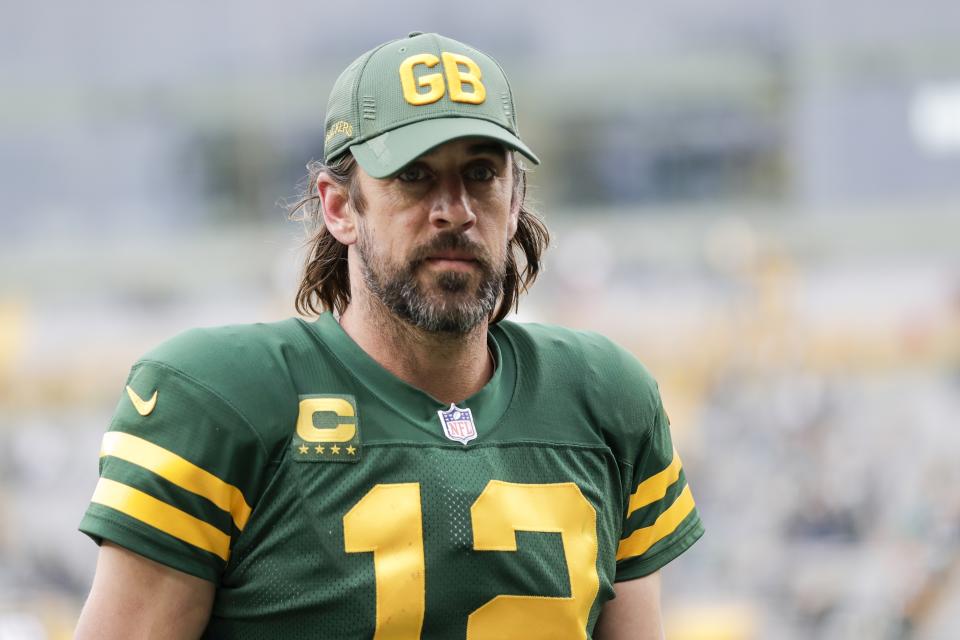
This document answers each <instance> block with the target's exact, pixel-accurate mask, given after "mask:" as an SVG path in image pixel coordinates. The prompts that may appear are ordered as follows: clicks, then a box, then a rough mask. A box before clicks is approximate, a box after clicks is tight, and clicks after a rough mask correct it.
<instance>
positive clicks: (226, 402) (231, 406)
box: [135, 360, 274, 464]
mask: <svg viewBox="0 0 960 640" xmlns="http://www.w3.org/2000/svg"><path fill="white" fill-rule="evenodd" d="M141 364H152V365H155V366H157V367H160V368H162V369H166V370H168V371H170V372H171V373H173V374H176V375H177V376H178V377H180V378H183V379H184V380H186V381H188V382H192V383H193V384H195V385H197V386H198V387H200V388H201V389H203V390H204V391H206V392H207V393H209V394H210V395H212V396H213V397H215V398H217V399H218V400H220V402H222V403H223V404H224V405H226V406H227V407H228V408H229V409H230V410H231V411H232V412H233V413H234V414H236V416H237V417H238V418H240V420H241V422H242V423H243V424H244V425H246V427H247V428H248V429H249V430H250V431H251V432H252V433H253V435H254V437H256V439H257V443H258V444H259V445H260V449H261V450H262V451H263V454H264V458H267V459H268V460H270V451H269V450H268V449H267V445H266V444H265V443H264V442H263V438H262V437H261V435H260V432H259V431H257V430H256V428H255V427H254V426H253V423H251V422H250V420H248V419H247V417H246V416H245V415H243V413H242V412H241V411H240V409H238V408H237V407H236V406H234V404H233V403H232V402H230V401H229V400H227V399H226V398H224V397H223V396H222V395H220V393H218V392H217V391H215V390H214V389H212V388H211V387H210V386H208V385H207V384H206V383H204V382H202V381H200V380H198V379H197V378H194V377H193V376H191V375H190V374H188V373H185V372H183V371H181V370H180V369H177V368H176V367H173V366H170V365H169V364H167V363H165V362H160V361H158V360H141V361H140V362H138V363H137V366H140V365H141ZM135 368H136V367H135ZM273 462H274V461H273V460H270V463H271V464H273Z"/></svg>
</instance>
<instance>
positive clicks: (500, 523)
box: [343, 480, 600, 640]
mask: <svg viewBox="0 0 960 640" xmlns="http://www.w3.org/2000/svg"><path fill="white" fill-rule="evenodd" d="M470 517H471V520H472V521H473V548H474V549H475V550H477V551H516V550H517V539H516V532H517V531H542V532H554V533H559V534H560V537H561V539H562V540H563V555H564V560H565V561H566V564H567V573H568V574H569V576H570V597H568V598H556V597H546V596H512V595H501V596H497V597H495V598H493V599H492V600H490V601H489V602H487V603H486V604H485V605H483V606H482V607H480V608H479V609H477V610H476V611H474V612H473V613H471V614H470V616H469V618H468V619H467V639H468V640H483V639H485V638H498V639H501V640H510V639H512V638H517V639H520V638H524V639H530V640H537V639H539V638H544V639H547V638H585V637H586V626H587V619H588V617H589V615H590V608H591V607H592V606H593V601H594V600H595V599H596V597H597V590H598V588H599V584H600V582H599V577H598V575H597V525H596V521H597V514H596V511H595V510H594V508H593V506H592V505H591V504H590V502H589V501H588V500H587V499H586V498H585V497H584V495H583V493H581V491H580V488H579V487H578V486H577V485H576V484H574V483H572V482H566V483H559V484H516V483H511V482H502V481H500V480H491V481H490V482H489V483H488V484H487V486H486V488H485V489H484V490H483V492H482V493H481V494H480V497H478V498H477V500H476V501H475V502H474V503H473V506H472V507H471V508H470ZM422 522H423V518H422V514H421V508H420V485H419V483H416V482H411V483H403V484H378V485H376V486H374V487H373V488H372V489H371V490H370V491H369V492H367V494H366V495H365V496H364V497H363V498H362V499H361V500H360V501H359V502H358V503H357V504H356V505H354V507H353V508H352V509H350V511H349V512H347V514H346V515H345V516H344V518H343V534H344V547H345V550H346V552H347V553H362V552H373V568H374V574H375V576H376V591H377V626H376V632H375V634H374V640H418V639H419V638H420V630H421V628H422V627H423V615H424V606H425V605H424V602H425V586H424V585H425V579H424V572H425V568H424V565H425V563H424V556H423V524H422Z"/></svg>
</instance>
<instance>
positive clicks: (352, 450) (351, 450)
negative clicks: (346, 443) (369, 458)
mask: <svg viewBox="0 0 960 640" xmlns="http://www.w3.org/2000/svg"><path fill="white" fill-rule="evenodd" d="M347 453H349V454H350V455H352V456H355V455H357V448H356V447H347Z"/></svg>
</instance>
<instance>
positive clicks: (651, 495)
mask: <svg viewBox="0 0 960 640" xmlns="http://www.w3.org/2000/svg"><path fill="white" fill-rule="evenodd" d="M682 468H683V463H681V462H680V454H678V453H677V450H676V449H674V450H673V460H671V461H670V465H669V466H668V467H667V468H666V469H664V470H663V471H661V472H660V473H658V474H656V475H652V476H650V477H649V478H647V479H646V480H644V481H643V482H641V483H640V484H639V485H638V486H637V490H636V491H634V492H633V495H632V496H630V505H629V506H628V507H627V516H629V515H630V514H631V513H633V512H634V511H636V510H637V509H641V508H643V507H645V506H647V505H648V504H653V503H654V502H656V501H657V500H662V499H663V496H665V495H667V489H668V488H669V487H670V485H672V484H673V483H674V482H676V481H677V478H679V477H680V469H682Z"/></svg>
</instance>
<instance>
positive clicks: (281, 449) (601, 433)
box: [81, 314, 703, 640]
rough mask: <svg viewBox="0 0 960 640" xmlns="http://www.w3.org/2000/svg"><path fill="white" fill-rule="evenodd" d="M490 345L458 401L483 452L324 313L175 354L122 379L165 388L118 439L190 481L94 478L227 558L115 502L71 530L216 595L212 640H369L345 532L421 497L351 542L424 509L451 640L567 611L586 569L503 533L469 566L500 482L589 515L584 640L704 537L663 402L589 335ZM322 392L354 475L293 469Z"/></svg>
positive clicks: (369, 598) (428, 568) (369, 579)
mask: <svg viewBox="0 0 960 640" xmlns="http://www.w3.org/2000/svg"><path fill="white" fill-rule="evenodd" d="M489 345H490V347H491V350H492V351H493V353H494V355H495V358H496V361H497V367H496V371H495V373H494V376H493V378H492V379H491V381H490V383H488V385H487V386H486V387H485V388H484V389H482V390H481V391H480V392H478V393H477V394H475V395H474V396H471V397H470V398H467V399H465V400H464V401H463V402H460V403H457V405H458V407H460V408H470V409H471V411H472V412H473V416H474V421H475V424H476V431H477V434H478V435H477V438H476V439H475V440H473V441H471V442H469V443H468V444H467V445H463V444H460V443H457V442H451V441H450V440H448V439H447V438H446V437H445V436H444V434H443V431H442V429H441V425H440V421H439V418H438V415H437V412H438V411H440V410H445V409H447V408H448V406H444V405H443V404H441V403H439V402H437V401H436V400H434V399H433V398H430V397H429V396H428V395H426V394H424V393H423V392H421V391H419V390H417V389H415V388H413V387H410V386H409V385H407V384H406V383H404V382H402V381H400V380H399V379H397V378H395V377H393V376H392V375H391V374H389V373H388V372H386V371H385V370H383V369H382V368H380V367H379V365H378V364H377V363H376V362H374V361H373V360H372V359H370V358H369V356H367V355H366V354H365V353H364V352H363V351H362V350H361V349H360V348H359V347H358V346H357V345H356V344H355V343H353V342H352V341H351V340H350V339H349V337H347V336H346V334H344V333H343V331H342V330H341V328H340V327H339V325H338V324H337V322H336V320H335V319H334V318H333V317H332V316H330V315H329V314H326V315H324V316H321V318H320V319H319V320H318V321H317V322H315V323H304V322H302V321H287V322H283V323H276V324H272V325H252V326H248V327H229V328H223V329H214V330H202V331H193V332H189V333H188V334H185V335H184V336H180V337H178V338H175V339H174V340H172V341H170V342H169V343H167V344H165V345H163V346H161V347H160V348H159V349H157V350H156V351H154V352H152V353H151V354H149V355H148V356H147V357H146V358H145V360H144V361H143V362H141V363H138V364H137V365H136V366H135V367H134V373H133V374H132V376H131V380H130V382H131V384H132V385H137V389H136V390H137V393H138V394H139V395H141V396H142V397H147V395H149V394H150V393H151V392H152V391H153V390H154V389H156V390H157V392H158V400H157V403H156V408H155V410H154V411H153V412H152V413H151V414H150V415H148V416H142V415H140V413H139V412H138V411H134V410H133V409H132V408H131V406H132V405H131V403H130V401H129V400H127V399H126V396H124V399H122V400H121V402H120V405H118V410H117V414H116V416H115V418H114V421H113V423H112V425H111V431H110V433H120V434H123V435H122V436H121V437H126V436H127V435H129V436H135V437H137V438H140V439H142V440H145V441H148V442H149V443H151V445H155V446H156V447H158V448H160V449H163V450H164V451H169V452H170V453H173V454H175V455H176V456H178V457H179V458H182V459H183V460H186V461H187V462H188V463H189V465H186V466H185V465H183V464H182V463H179V462H178V463H176V464H174V465H173V466H172V467H164V466H163V465H157V464H155V463H156V460H157V459H160V460H162V461H167V462H169V460H168V457H165V456H166V455H167V454H157V453H156V451H155V450H154V449H148V450H149V451H151V452H153V453H154V454H155V455H158V456H160V457H159V458H149V457H148V458H137V457H136V456H127V457H126V459H125V458H123V454H122V453H118V452H115V451H113V450H111V449H109V448H108V447H105V453H104V457H103V458H102V473H103V476H104V478H106V479H107V480H108V481H110V482H113V483H117V484H120V485H125V486H129V487H130V488H131V489H133V490H136V491H140V492H143V493H146V494H149V495H150V496H151V498H152V499H154V500H156V501H159V502H161V503H163V504H165V505H168V506H169V507H173V508H175V509H177V510H178V512H183V513H186V514H188V515H189V516H190V519H189V520H184V522H189V523H193V524H192V525H191V526H194V527H196V526H198V525H197V524H196V523H197V522H201V523H204V522H205V523H208V524H209V525H210V526H212V527H213V528H215V529H218V530H220V531H221V532H222V534H227V535H228V545H229V549H228V552H229V553H228V557H227V559H226V560H225V561H224V560H221V559H220V558H217V557H215V555H213V556H212V555H211V552H210V551H209V550H205V549H203V548H199V547H198V546H197V545H196V544H195V543H191V542H190V541H189V540H187V541H185V540H184V539H182V536H183V534H182V530H181V529H177V528H175V527H170V526H168V524H167V522H166V521H164V520H162V519H160V520H154V521H153V522H152V523H151V522H145V521H144V515H143V513H144V512H142V511H137V510H136V509H133V508H131V507H130V506H129V504H127V503H123V502H119V503H113V504H108V505H105V504H102V503H98V502H97V501H96V500H95V501H94V503H93V504H91V506H90V508H89V509H88V512H87V514H86V516H85V517H84V520H83V522H82V523H81V530H83V531H84V532H86V533H88V534H89V535H91V536H92V537H94V539H96V540H98V541H99V540H102V539H107V540H111V541H113V542H115V543H117V544H120V545H121V546H126V547H128V548H131V549H133V550H134V551H136V552H137V553H140V554H142V555H144V556H146V557H149V558H152V559H154V560H156V561H158V562H161V563H164V564H167V565H169V566H172V567H174V568H176V569H179V570H182V571H187V572H189V573H193V574H194V575H199V576H201V577H204V578H206V579H209V580H212V581H214V582H216V583H217V587H218V588H217V596H216V601H215V604H214V608H213V616H212V618H211V621H210V626H209V628H208V630H207V634H206V637H211V638H214V637H230V638H239V639H241V640H243V639H254V638H273V637H288V638H300V637H304V638H306V637H310V638H313V637H329V638H345V639H346V638H370V637H372V636H373V633H374V627H375V625H376V616H377V607H378V603H377V575H376V572H375V571H374V557H375V554H374V553H373V552H366V551H359V552H358V551H351V552H348V551H347V548H346V520H345V516H346V515H347V514H348V512H351V510H352V509H354V508H355V507H356V506H357V505H358V504H359V503H360V502H361V501H363V500H364V499H365V498H367V497H368V496H370V495H371V492H373V491H375V490H377V488H378V487H397V486H399V485H401V484H402V485H404V486H407V487H408V488H409V487H412V486H416V488H417V489H416V490H417V492H418V493H417V494H416V495H417V496H418V498H417V499H413V498H412V496H413V495H414V494H411V493H404V494H403V496H404V497H403V498H402V499H401V500H397V501H395V504H394V505H393V506H391V509H394V510H393V511H389V512H387V513H384V514H383V517H382V519H381V518H380V513H379V511H370V510H369V509H368V510H367V511H366V512H365V513H366V515H367V516H368V520H366V521H365V522H367V523H368V525H365V526H368V528H369V531H367V530H364V531H359V532H357V531H356V530H354V532H353V535H354V536H359V537H360V538H362V539H363V544H368V542H367V540H368V539H372V540H374V541H378V540H379V538H377V535H379V534H378V533H377V532H378V531H380V530H387V529H389V525H390V524H391V523H395V522H396V518H397V517H398V516H402V515H404V514H406V515H409V514H410V513H411V510H412V509H419V510H420V511H419V513H420V519H419V521H418V522H419V525H420V526H421V527H422V536H420V544H422V549H423V565H424V566H423V574H424V588H423V589H422V593H421V597H422V598H423V601H424V604H425V606H424V608H423V611H424V620H423V626H422V637H424V638H457V637H465V634H466V628H467V624H468V618H469V616H470V614H471V612H474V611H476V610H477V609H478V608H479V607H481V606H483V605H485V604H486V603H488V602H490V601H491V600H492V599H493V598H496V597H497V596H501V595H511V594H512V595H517V596H539V597H545V598H567V597H570V595H571V585H572V584H573V583H574V582H575V581H577V580H579V581H580V582H577V583H578V584H583V581H582V578H583V575H582V574H583V569H582V567H581V568H580V569H577V574H576V575H571V573H570V571H571V568H570V566H568V563H567V560H566V559H565V556H564V553H565V548H564V543H563V538H562V535H564V534H562V533H560V532H558V531H557V530H549V529H550V527H541V528H538V527H536V526H534V527H527V528H524V527H514V530H515V531H516V532H515V534H514V539H515V540H516V545H517V550H516V551H503V550H499V551H486V550H477V549H475V548H474V545H475V539H474V536H475V531H477V530H478V529H477V527H483V526H488V525H487V524H485V522H483V521H481V520H482V518H481V517H478V518H477V519H475V518H474V517H473V516H472V513H471V508H472V507H473V506H474V505H475V504H477V503H478V499H479V497H480V496H481V494H482V493H483V492H484V491H485V489H488V488H489V487H491V486H492V485H494V484H496V483H513V484H516V485H518V486H523V487H529V486H532V485H539V486H549V487H555V486H558V485H569V486H571V487H572V486H574V485H575V487H576V491H578V492H579V495H582V498H579V497H576V496H575V495H574V494H564V495H565V496H567V497H568V498H569V497H570V496H574V500H573V501H576V500H585V501H586V502H587V503H588V504H589V509H588V511H591V512H593V513H595V523H594V524H592V525H590V527H589V533H590V536H592V538H591V539H594V538H595V540H596V543H595V544H596V549H597V553H596V560H595V562H594V563H593V564H594V569H595V571H596V576H597V578H596V595H595V596H593V595H591V596H590V597H591V600H590V601H589V602H588V603H587V608H588V610H589V615H588V616H587V619H586V623H585V625H584V628H582V629H581V630H580V631H579V633H580V634H581V635H587V634H588V633H590V632H591V630H592V627H593V625H594V624H595V622H596V618H597V616H598V615H599V612H600V610H601V608H602V606H603V603H604V602H605V601H606V600H608V599H609V598H610V597H611V596H612V583H613V582H615V581H617V580H623V579H631V578H635V577H639V576H642V575H646V574H648V573H651V572H652V571H655V570H657V569H658V568H660V567H661V566H663V565H664V564H666V563H667V562H669V561H670V560H672V559H673V558H675V557H676V556H677V555H679V554H680V553H682V552H683V551H684V550H685V549H686V548H688V547H689V546H690V545H691V544H693V542H694V541H695V540H696V539H697V538H698V537H699V536H700V535H701V534H702V531H703V529H702V526H701V524H700V521H699V517H698V515H697V512H696V509H695V508H694V507H693V504H692V499H690V500H688V501H687V502H684V500H685V498H684V495H685V494H689V489H688V488H687V486H686V476H685V473H684V472H683V470H682V469H681V468H680V466H679V458H678V457H677V456H676V453H675V451H674V448H673V445H672V442H671V439H670V434H669V428H668V424H667V420H666V416H665V414H664V412H663V408H662V405H661V404H660V399H659V394H658V393H657V389H656V384H655V383H654V382H653V380H652V378H650V376H649V374H648V373H647V372H646V371H645V370H644V369H643V367H642V366H641V365H640V364H639V363H637V362H636V360H635V359H634V358H633V357H632V356H630V355H629V354H627V353H626V352H624V351H623V350H621V349H619V348H617V347H615V346H614V345H612V344H611V343H610V342H609V341H606V340H605V339H603V338H601V337H600V336H597V335H595V334H583V333H576V332H571V331H566V330H562V329H559V328H556V327H544V326H539V325H515V324H511V323H507V322H504V323H500V325H498V326H496V327H494V328H492V330H491V335H490V341H489ZM315 394H333V395H336V396H338V397H350V398H352V399H353V401H354V402H355V405H356V422H357V425H358V432H359V436H357V437H358V439H359V442H358V444H359V451H358V454H359V456H360V457H359V458H358V459H357V461H356V462H353V463H342V462H330V461H327V460H317V459H311V458H310V455H305V454H304V451H305V450H306V451H309V448H308V447H306V446H305V443H304V442H302V441H301V440H300V438H299V435H298V432H297V429H296V426H295V425H296V424H297V420H298V402H299V399H301V398H303V397H305V396H311V395H315ZM108 436H109V433H108ZM105 442H106V439H105ZM112 451H113V452H112ZM177 465H179V466H177ZM171 468H172V469H174V471H176V470H177V469H181V470H182V469H202V472H201V475H202V474H209V475H210V476H212V477H214V478H216V481H214V480H210V478H208V477H206V476H203V477H204V478H206V480H205V482H207V484H205V485H198V484H197V481H196V479H195V478H193V476H184V475H182V474H181V475H177V473H174V472H171V470H170V469H171ZM192 473H194V474H196V473H197V472H195V471H193V472H192ZM198 486H200V489H197V487H198ZM210 486H213V487H215V488H216V491H221V492H226V493H225V495H229V496H234V497H236V496H237V495H242V496H243V500H244V501H245V502H246V503H248V504H249V507H250V508H252V512H250V513H249V518H248V519H247V520H244V519H243V518H240V519H239V520H237V519H236V518H235V512H237V511H238V510H237V509H236V508H234V507H231V506H230V505H229V504H227V503H226V502H224V501H223V500H222V499H220V501H219V502H216V500H218V497H217V496H216V495H212V494H211V495H210V496H204V495H200V496H198V495H196V491H200V493H201V494H202V493H204V492H209V491H211V490H210V489H208V487H210ZM191 487H192V488H193V490H188V489H190V488H191ZM225 487H226V488H225ZM537 495H540V494H537ZM543 495H546V494H543ZM551 495H552V494H551ZM211 498H212V499H213V505H211ZM221 498H222V496H221ZM551 500H552V498H551ZM365 504H366V503H365ZM218 505H220V506H218ZM548 506H549V509H560V510H561V511H562V510H564V509H565V508H566V507H564V506H562V505H561V506H558V505H554V504H552V503H551V504H550V505H548ZM394 507H395V508H394ZM681 507H682V508H681ZM538 508H539V507H538ZM231 509H232V510H231ZM549 509H548V510H549ZM240 511H242V509H241V510H240ZM160 513H164V512H163V511H161V512H160ZM148 515H149V514H148ZM369 517H372V518H373V519H372V520H370V519H369ZM176 518H180V519H182V518H183V516H181V515H176ZM237 522H240V523H241V524H242V525H243V526H242V527H238V526H237ZM404 522H406V521H404ZM410 522H415V520H411V521H410ZM381 523H382V525H383V526H382V527H381V526H380V525H381ZM508 524H509V523H508ZM582 525H584V522H580V524H577V525H576V527H580V528H581V530H583V529H582ZM578 540H579V538H578ZM363 544H361V547H363ZM363 548H366V547H363ZM568 551H569V549H568ZM571 566H572V565H571ZM588 573H589V572H588ZM381 577H382V576H381ZM529 624H530V625H536V624H537V621H536V620H530V621H529ZM514 631H515V634H519V635H518V636H517V637H529V636H528V635H524V631H523V629H519V630H514Z"/></svg>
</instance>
